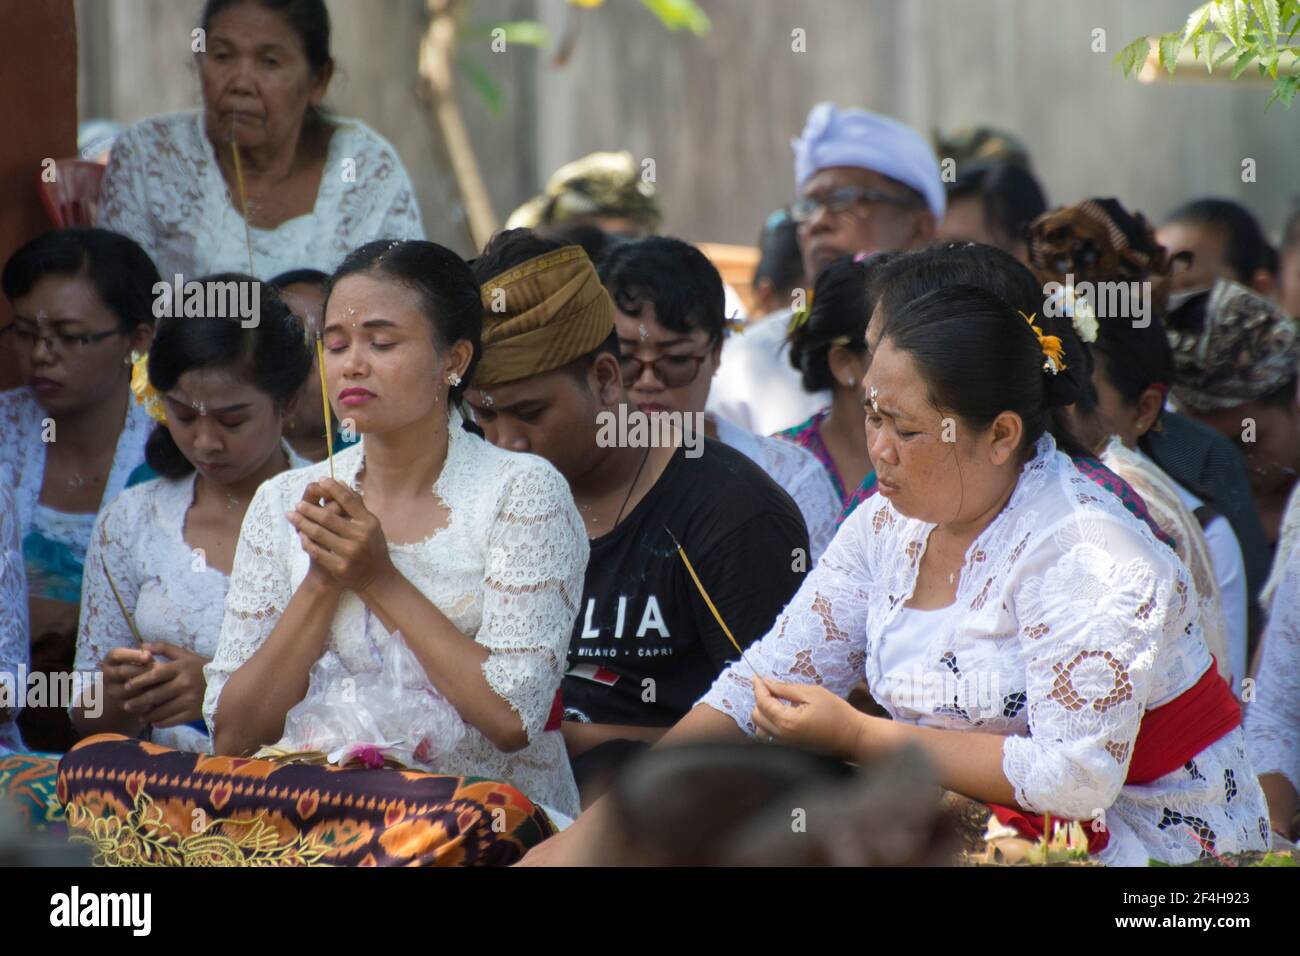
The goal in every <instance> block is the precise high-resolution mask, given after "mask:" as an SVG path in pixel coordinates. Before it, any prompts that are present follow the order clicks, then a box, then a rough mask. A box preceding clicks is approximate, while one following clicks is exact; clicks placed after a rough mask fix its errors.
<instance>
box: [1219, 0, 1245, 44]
mask: <svg viewBox="0 0 1300 956" xmlns="http://www.w3.org/2000/svg"><path fill="white" fill-rule="evenodd" d="M1237 3H1238V0H1214V10H1213V13H1212V15H1213V17H1214V22H1215V23H1217V24H1219V26H1220V27H1222V28H1223V33H1224V36H1226V37H1227V38H1228V39H1229V40H1230V41H1231V42H1232V45H1233V46H1241V29H1242V24H1241V22H1240V20H1239V19H1238V18H1237V12H1238V8H1237Z"/></svg>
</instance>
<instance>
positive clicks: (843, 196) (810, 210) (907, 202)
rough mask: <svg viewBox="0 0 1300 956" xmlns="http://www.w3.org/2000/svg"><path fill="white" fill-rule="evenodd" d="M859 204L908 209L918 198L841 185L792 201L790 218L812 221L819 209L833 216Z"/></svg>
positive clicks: (799, 220)
mask: <svg viewBox="0 0 1300 956" xmlns="http://www.w3.org/2000/svg"><path fill="white" fill-rule="evenodd" d="M858 205H864V206H867V207H871V206H898V207H899V208H903V209H907V208H913V207H915V206H916V205H917V200H916V197H914V196H894V195H891V194H890V193H887V192H882V191H881V190H879V189H867V188H864V187H861V186H840V187H838V188H836V189H831V190H829V191H827V192H825V193H822V194H821V195H820V196H800V197H799V198H798V199H796V200H795V201H794V202H792V203H790V218H791V219H793V220H794V221H795V222H797V223H801V224H802V223H805V222H810V221H812V219H813V217H814V216H816V215H817V210H819V209H825V210H827V211H828V212H829V213H830V214H831V215H833V216H842V215H844V214H845V213H846V212H849V211H850V210H852V209H854V208H855V207H857V206H858Z"/></svg>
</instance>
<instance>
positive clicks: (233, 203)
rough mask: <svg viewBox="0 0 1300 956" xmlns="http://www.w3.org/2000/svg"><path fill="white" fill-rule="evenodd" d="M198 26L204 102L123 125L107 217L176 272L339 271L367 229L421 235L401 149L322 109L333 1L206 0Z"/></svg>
mask: <svg viewBox="0 0 1300 956" xmlns="http://www.w3.org/2000/svg"><path fill="white" fill-rule="evenodd" d="M200 26H201V28H202V30H203V33H202V34H201V36H202V37H203V40H204V48H203V49H201V50H200V51H199V52H198V53H197V54H196V59H197V63H198V69H199V80H200V83H201V86H202V92H203V109H202V110H199V111H196V112H187V113H178V114H175V115H171V116H161V117H155V118H152V119H147V120H144V121H142V122H140V123H137V124H136V125H134V126H133V127H131V128H130V129H129V130H127V131H126V132H125V133H124V134H122V136H121V138H120V139H118V141H117V143H116V145H115V146H114V147H113V155H112V159H111V161H110V162H109V166H108V171H107V173H106V174H105V177H104V185H103V191H102V194H101V198H100V221H99V224H100V225H102V226H104V227H105V228H107V229H112V230H115V231H117V232H121V233H125V234H126V235H128V236H131V237H132V238H133V239H135V240H136V241H137V242H139V243H140V244H141V245H142V246H144V248H145V249H146V250H147V251H148V252H149V254H150V255H151V256H153V258H154V261H155V262H156V263H157V264H158V267H159V270H160V271H161V272H162V273H163V275H165V276H168V277H171V276H173V275H176V274H183V275H205V274H210V273H215V272H230V271H249V272H254V273H255V274H257V275H268V276H269V275H274V274H275V273H277V272H283V271H285V270H286V269H291V268H295V267H300V266H305V265H312V266H316V267H318V268H321V269H332V268H333V267H334V266H336V265H337V264H338V263H339V262H340V261H341V260H342V259H343V257H344V256H345V255H346V254H347V253H348V252H349V251H350V250H351V249H354V248H356V247H357V246H359V245H362V244H363V243H365V242H367V241H369V240H371V239H377V238H384V237H394V238H410V239H421V238H423V237H424V230H423V226H422V225H421V222H420V210H419V206H418V205H417V203H416V200H415V194H414V192H413V190H412V188H411V182H410V179H409V178H408V177H407V175H406V170H405V169H404V168H403V167H402V163H401V160H400V159H398V156H397V153H396V152H395V151H394V150H393V147H392V146H391V145H390V144H389V143H388V142H387V141H386V140H385V139H384V138H383V137H381V136H379V135H378V134H377V133H375V131H374V130H372V129H370V127H368V126H366V125H365V124H364V123H362V122H360V121H359V120H355V119H347V118H344V117H337V116H330V115H327V114H326V113H325V112H323V111H322V110H321V106H320V104H321V101H322V99H323V98H324V96H325V90H326V88H327V87H328V86H329V81H330V77H331V76H332V75H333V72H334V61H333V60H332V59H331V58H330V51H329V37H330V23H329V14H328V12H327V11H326V8H325V3H324V0H207V3H206V4H205V6H204V8H203V14H202V17H201V20H200ZM241 176H242V179H243V183H242V194H241V185H240V182H239V179H240V177H241ZM250 258H251V259H252V260H253V262H252V264H251V265H250V262H249V260H250Z"/></svg>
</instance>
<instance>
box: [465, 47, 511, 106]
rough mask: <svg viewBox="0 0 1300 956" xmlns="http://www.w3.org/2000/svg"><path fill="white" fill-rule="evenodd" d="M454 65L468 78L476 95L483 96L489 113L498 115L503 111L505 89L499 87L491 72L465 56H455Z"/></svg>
mask: <svg viewBox="0 0 1300 956" xmlns="http://www.w3.org/2000/svg"><path fill="white" fill-rule="evenodd" d="M456 65H457V66H458V67H460V70H461V72H462V73H464V74H465V79H467V80H469V85H470V86H472V87H474V89H475V90H477V91H478V95H479V96H480V97H482V98H483V105H484V106H486V107H487V111H488V114H489V115H491V116H500V115H501V114H502V113H504V112H505V109H506V94H505V91H504V90H503V89H502V88H501V84H500V83H498V82H497V81H496V80H495V79H493V77H492V74H491V73H489V72H488V71H487V70H486V69H484V67H483V66H482V65H481V64H479V63H476V62H474V61H473V60H471V59H470V58H469V57H465V56H461V57H457V58H456Z"/></svg>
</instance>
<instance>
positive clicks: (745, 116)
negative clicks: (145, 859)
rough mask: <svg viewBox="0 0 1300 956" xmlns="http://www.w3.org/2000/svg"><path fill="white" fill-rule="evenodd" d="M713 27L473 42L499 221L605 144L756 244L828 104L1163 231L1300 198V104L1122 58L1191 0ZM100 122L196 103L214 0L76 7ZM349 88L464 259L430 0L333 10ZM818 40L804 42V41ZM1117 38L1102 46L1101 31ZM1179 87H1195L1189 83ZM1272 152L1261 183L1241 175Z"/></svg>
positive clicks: (743, 2)
mask: <svg viewBox="0 0 1300 956" xmlns="http://www.w3.org/2000/svg"><path fill="white" fill-rule="evenodd" d="M701 3H702V5H703V6H704V7H705V9H706V10H707V11H708V13H709V14H710V16H711V17H712V19H713V25H714V29H713V32H712V34H711V35H710V36H709V37H708V38H705V39H697V38H694V37H691V36H689V35H685V34H670V33H668V32H667V31H666V30H664V29H663V28H662V27H660V26H659V24H658V23H657V22H656V21H655V20H654V18H653V17H652V16H650V14H649V13H648V12H647V11H646V10H645V9H644V8H643V7H642V6H641V5H640V3H638V2H635V0H608V2H607V4H606V6H605V8H603V9H600V10H595V11H590V12H588V13H585V14H583V15H582V27H581V31H580V36H579V40H578V43H577V47H576V51H575V53H574V56H573V57H572V59H571V61H570V62H569V63H568V65H567V66H565V67H564V68H562V69H555V68H553V67H551V66H550V65H549V62H548V61H549V57H547V56H538V55H537V54H536V53H535V52H534V51H532V50H531V49H528V48H524V47H519V48H510V49H508V50H507V51H506V52H503V53H492V52H491V51H489V50H488V49H487V45H486V40H483V41H479V42H477V43H476V44H471V45H470V47H469V48H467V49H466V51H465V53H466V55H468V56H471V57H473V58H474V59H475V60H476V61H477V62H479V63H480V64H481V65H483V66H484V67H485V68H486V69H487V70H488V71H489V72H491V73H492V74H493V75H494V76H496V77H497V79H498V80H499V81H500V82H501V83H502V85H503V87H504V89H505V90H506V94H507V106H506V111H505V113H504V115H502V116H500V117H490V116H488V115H486V112H485V111H484V109H483V108H482V104H481V101H480V100H479V99H478V97H477V95H476V94H475V93H473V92H472V91H470V90H468V89H464V90H462V97H461V99H462V102H463V104H464V105H465V108H466V110H467V113H468V118H469V123H470V129H471V134H472V136H473V138H474V141H475V143H476V145H477V147H478V151H479V156H480V159H481V162H482V165H483V168H484V174H485V177H486V179H487V182H488V184H489V187H490V189H491V192H492V196H493V200H494V202H495V204H496V207H497V213H498V216H499V217H500V218H501V219H504V218H505V216H506V215H507V214H508V213H509V211H510V210H511V209H512V208H513V207H514V206H515V205H516V204H517V203H518V202H520V201H522V200H523V199H525V198H527V196H529V195H530V194H531V193H532V192H533V191H534V190H535V189H537V188H538V186H539V184H540V183H541V182H544V181H545V179H546V176H547V175H548V174H549V172H550V171H551V170H552V169H554V168H555V167H556V166H558V165H559V164H561V163H563V162H565V161H567V160H570V159H573V158H575V157H577V156H580V155H582V154H584V153H586V152H589V151H591V150H594V149H614V148H626V149H629V150H631V151H632V152H633V153H634V154H635V155H636V156H637V157H638V158H646V157H649V158H653V159H654V160H655V167H656V173H657V179H658V185H659V189H660V192H661V195H662V197H663V202H664V206H665V213H666V215H665V223H666V226H665V228H666V229H667V230H669V231H673V232H677V233H679V234H681V235H684V236H687V237H689V238H693V239H697V240H714V241H721V242H741V243H750V242H752V241H753V239H754V236H755V234H756V232H757V230H758V228H759V225H760V224H761V222H762V220H763V218H764V216H765V214H766V213H767V212H768V211H769V210H770V209H773V208H775V207H777V206H779V205H781V204H782V203H784V202H785V201H787V200H788V199H789V198H790V194H791V190H792V189H793V183H792V172H791V160H790V148H789V140H790V137H791V136H793V135H795V134H797V133H798V132H799V130H800V128H801V127H802V125H803V119H804V116H805V115H806V113H807V111H808V109H809V107H810V106H811V105H812V104H813V103H815V102H817V101H818V100H821V99H832V100H835V101H837V102H838V103H840V104H841V105H861V106H866V107H869V108H872V109H877V110H881V111H884V112H888V113H892V114H893V115H895V116H898V117H900V118H901V119H904V120H906V121H908V122H910V123H912V124H914V125H915V126H917V127H918V128H919V129H921V130H923V131H926V132H927V133H928V132H929V131H930V130H931V129H932V128H934V127H936V126H937V127H939V128H942V129H945V130H950V129H953V128H956V127H959V126H967V125H972V124H975V123H989V124H994V125H998V126H1001V127H1004V128H1006V129H1009V130H1011V131H1013V132H1015V133H1017V134H1018V135H1020V136H1021V137H1022V138H1023V139H1024V140H1025V142H1026V143H1027V144H1028V146H1029V147H1030V149H1031V151H1032V153H1033V155H1034V161H1035V165H1036V168H1037V170H1038V172H1039V174H1040V175H1041V177H1042V179H1043V180H1044V183H1045V185H1046V187H1047V189H1048V192H1049V195H1050V197H1051V199H1052V200H1053V201H1054V202H1061V203H1064V202H1071V201H1074V200H1075V199H1078V198H1082V197H1083V196H1086V195H1112V196H1116V197H1118V198H1119V199H1120V200H1121V201H1123V202H1124V203H1125V204H1127V205H1130V206H1135V207H1137V208H1140V209H1142V210H1144V211H1145V212H1147V214H1148V215H1150V216H1153V217H1155V218H1157V219H1158V218H1159V217H1161V216H1163V215H1164V214H1165V213H1166V212H1167V211H1168V210H1169V209H1170V208H1171V207H1172V206H1174V205H1175V204H1176V203H1178V202H1179V201H1181V200H1183V199H1185V198H1187V197H1190V196H1193V195H1199V194H1208V193H1213V194H1217V195H1226V196H1231V197H1235V198H1238V199H1240V200H1241V201H1243V202H1245V203H1246V204H1247V205H1248V206H1250V207H1251V208H1252V209H1254V210H1255V211H1256V213H1257V214H1259V215H1260V216H1261V218H1262V219H1263V221H1264V223H1265V225H1266V227H1268V228H1269V229H1270V230H1274V231H1275V230H1276V229H1277V228H1278V227H1279V226H1280V225H1281V221H1282V219H1283V217H1284V216H1285V213H1286V211H1287V207H1288V204H1289V201H1290V198H1291V196H1292V194H1294V193H1300V164H1297V162H1296V160H1295V156H1296V147H1297V146H1298V145H1300V125H1298V124H1300V108H1297V109H1296V111H1295V112H1293V113H1287V112H1285V111H1284V110H1282V109H1281V107H1280V106H1276V105H1275V106H1274V107H1273V108H1272V109H1271V110H1269V112H1268V113H1265V112H1264V102H1265V99H1266V98H1267V89H1266V87H1261V86H1258V85H1238V84H1231V85H1229V84H1226V83H1207V82H1203V81H1202V82H1194V83H1178V84H1173V85H1170V84H1155V85H1149V86H1148V85H1142V84H1139V83H1136V82H1134V81H1132V80H1125V79H1123V78H1122V77H1121V75H1120V73H1119V70H1118V68H1117V67H1116V65H1115V64H1114V63H1113V62H1112V58H1113V56H1114V54H1115V53H1116V52H1117V51H1118V50H1119V49H1120V47H1122V46H1123V45H1124V44H1125V43H1127V42H1128V41H1129V40H1131V39H1133V38H1134V37H1136V36H1138V35H1140V34H1142V33H1158V32H1161V31H1163V30H1170V29H1173V28H1174V27H1176V26H1178V25H1179V24H1181V23H1182V22H1183V20H1184V18H1185V16H1186V14H1187V12H1188V11H1189V10H1190V9H1191V8H1192V7H1193V6H1194V3H1193V0H1144V2H1143V3H1141V4H1132V3H1128V2H1126V0H1088V2H1075V0H906V2H904V0H806V2H799V3H795V2H790V0H701ZM77 6H78V13H79V15H80V17H81V22H82V27H83V28H82V32H81V63H82V71H83V84H82V91H81V102H82V109H83V114H82V115H83V116H90V115H111V116H113V117H115V118H118V119H122V120H135V119H139V118H141V117H143V116H147V115H149V114H151V113H155V112H159V111H162V110H169V109H178V108H184V107H188V106H192V105H195V104H196V103H197V100H198V91H197V83H196V81H195V79H194V75H193V68H192V66H191V62H190V56H189V30H190V28H191V27H192V26H193V23H194V21H195V20H196V19H197V13H198V9H199V7H200V6H201V4H200V3H199V2H197V0H78V3H77ZM329 6H330V10H331V13H332V15H333V17H334V23H335V41H334V52H335V57H336V59H337V60H338V61H339V65H340V70H341V72H340V75H339V79H338V80H337V81H336V83H335V85H334V87H333V89H332V92H331V102H332V103H333V105H334V106H335V107H336V108H337V109H338V110H339V111H340V112H342V113H345V114H350V115H356V116H359V117H361V118H362V119H364V120H365V121H366V122H368V123H370V124H371V125H372V126H374V127H375V128H376V129H378V130H379V131H380V132H381V133H382V134H383V135H385V136H387V137H388V138H389V139H391V140H392V141H393V143H394V144H395V145H396V146H397V148H398V150H399V152H400V153H401V155H402V157H403V159H404V161H405V163H406V165H407V168H408V170H409V171H410V173H411V175H412V177H413V178H414V180H415V182H416V185H417V189H418V191H419V194H420V200H421V203H422V207H423V210H424V215H425V221H426V224H427V228H428V230H429V234H430V237H431V238H434V239H437V240H439V241H443V242H447V243H449V244H451V245H453V246H455V247H457V248H459V249H460V250H461V251H463V252H469V251H470V249H469V241H468V238H467V235H466V232H465V229H464V225H463V216H461V214H460V212H459V210H458V209H457V203H456V199H455V189H454V186H453V183H452V180H451V178H450V176H449V174H448V173H447V167H446V162H445V158H444V157H443V156H442V154H441V150H440V145H439V141H438V137H437V135H436V131H435V130H434V129H433V127H432V124H431V122H430V119H429V113H428V109H427V106H426V105H425V104H424V103H423V102H422V101H421V99H420V97H419V94H418V87H419V81H418V78H417V75H416V62H417V50H418V42H419V37H420V34H421V32H422V25H423V22H424V16H425V13H424V9H425V4H424V2H423V0H330V2H329ZM569 15H571V12H570V10H569V8H568V7H567V6H566V5H565V4H564V3H562V2H561V0H476V2H475V3H474V5H473V10H472V15H471V17H470V19H472V20H476V21H489V20H494V19H498V18H500V19H513V18H527V17H536V18H538V19H540V20H542V21H543V22H545V23H547V24H548V25H550V26H552V27H553V28H554V29H555V31H556V33H557V34H558V32H559V30H560V27H561V26H562V24H563V23H564V20H565V17H567V16H569ZM796 28H798V29H802V30H803V31H804V33H805V36H806V52H802V53H797V52H793V51H792V49H791V32H792V31H793V30H795V29H796ZM1096 28H1101V29H1104V30H1105V31H1106V46H1107V50H1106V52H1105V53H1095V52H1093V51H1092V49H1091V47H1092V43H1093V34H1092V31H1093V30H1094V29H1096ZM1181 75H1182V74H1180V77H1181ZM1246 157H1250V158H1253V159H1255V161H1256V182H1254V183H1243V182H1242V181H1241V162H1242V160H1243V159H1244V158H1246Z"/></svg>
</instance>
